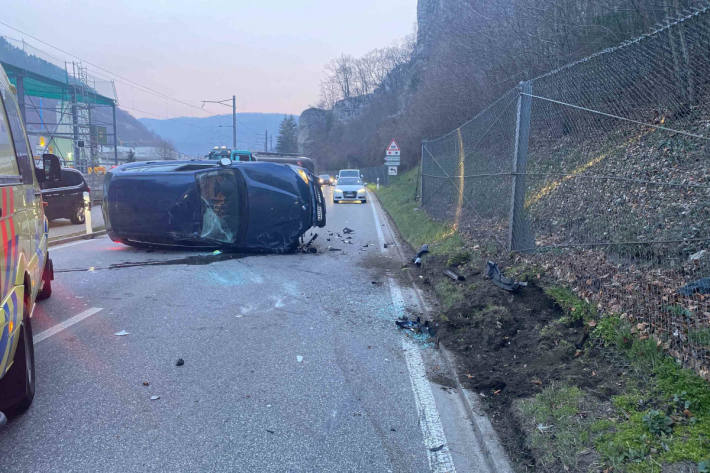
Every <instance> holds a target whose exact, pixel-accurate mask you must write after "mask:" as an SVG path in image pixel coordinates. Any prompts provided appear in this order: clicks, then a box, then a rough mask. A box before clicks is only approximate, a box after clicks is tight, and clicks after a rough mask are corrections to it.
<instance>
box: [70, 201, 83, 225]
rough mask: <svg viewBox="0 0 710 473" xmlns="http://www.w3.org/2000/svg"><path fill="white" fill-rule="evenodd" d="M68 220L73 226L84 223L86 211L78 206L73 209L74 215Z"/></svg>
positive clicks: (81, 206)
mask: <svg viewBox="0 0 710 473" xmlns="http://www.w3.org/2000/svg"><path fill="white" fill-rule="evenodd" d="M69 218H70V219H71V223H73V224H75V225H76V224H79V223H84V222H85V221H86V210H85V209H84V206H83V205H80V206H78V207H77V208H76V209H74V213H73V214H72V215H71V217H69Z"/></svg>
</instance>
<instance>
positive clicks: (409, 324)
mask: <svg viewBox="0 0 710 473" xmlns="http://www.w3.org/2000/svg"><path fill="white" fill-rule="evenodd" d="M394 323H395V325H396V326H397V327H399V328H401V329H403V330H411V331H412V332H414V333H416V334H425V335H429V336H430V337H434V336H436V327H435V326H434V325H432V324H430V323H429V321H428V320H426V321H424V323H422V319H421V317H417V319H416V320H411V319H410V318H409V317H407V316H406V315H404V316H402V317H401V318H399V319H398V320H395V322H394Z"/></svg>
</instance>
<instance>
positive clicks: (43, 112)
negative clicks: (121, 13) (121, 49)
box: [0, 38, 119, 172]
mask: <svg viewBox="0 0 710 473" xmlns="http://www.w3.org/2000/svg"><path fill="white" fill-rule="evenodd" d="M28 48H29V49H30V50H29V51H28ZM32 49H34V48H30V47H29V46H27V45H26V44H25V43H24V42H22V47H17V46H14V45H13V44H11V43H10V41H8V40H6V39H5V38H0V64H2V66H3V68H4V69H5V72H6V73H7V75H8V77H9V79H10V82H11V83H12V84H13V85H14V86H15V88H16V90H17V98H18V102H19V105H20V111H21V113H22V117H23V119H24V121H25V125H26V127H27V134H28V136H29V137H30V141H31V145H32V148H33V153H34V155H35V156H41V155H42V154H43V153H53V154H56V155H57V156H59V157H60V159H61V160H63V163H64V165H65V166H69V167H74V168H76V169H79V170H81V171H82V172H87V170H88V169H89V168H93V167H95V166H101V165H107V164H118V144H119V141H118V136H117V131H116V129H117V127H116V103H117V100H116V88H115V85H114V83H113V81H110V80H101V79H97V78H95V77H92V76H90V75H89V74H88V73H87V70H86V67H85V66H83V65H82V64H81V63H78V62H65V63H64V67H61V66H59V65H57V64H55V62H56V61H49V60H47V59H46V58H44V57H42V56H43V55H42V53H41V51H39V50H37V51H33V50H32Z"/></svg>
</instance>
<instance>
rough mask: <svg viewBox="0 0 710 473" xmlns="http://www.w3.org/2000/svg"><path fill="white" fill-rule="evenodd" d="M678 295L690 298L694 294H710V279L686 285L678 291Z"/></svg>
mask: <svg viewBox="0 0 710 473" xmlns="http://www.w3.org/2000/svg"><path fill="white" fill-rule="evenodd" d="M678 293H679V294H681V295H683V296H688V297H690V296H692V295H693V294H710V278H701V279H698V280H697V281H693V282H691V283H690V284H686V285H685V286H683V287H681V288H680V289H678Z"/></svg>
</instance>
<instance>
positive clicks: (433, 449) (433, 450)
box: [429, 443, 444, 452]
mask: <svg viewBox="0 0 710 473" xmlns="http://www.w3.org/2000/svg"><path fill="white" fill-rule="evenodd" d="M442 448H444V444H443V443H442V444H441V445H439V446H438V447H432V448H430V449H429V451H430V452H438V451H440V450H441V449H442Z"/></svg>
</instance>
